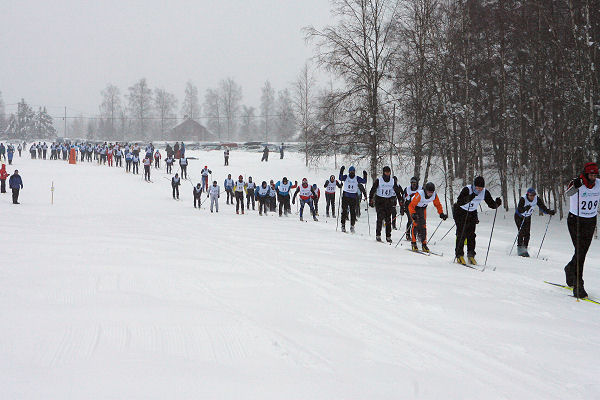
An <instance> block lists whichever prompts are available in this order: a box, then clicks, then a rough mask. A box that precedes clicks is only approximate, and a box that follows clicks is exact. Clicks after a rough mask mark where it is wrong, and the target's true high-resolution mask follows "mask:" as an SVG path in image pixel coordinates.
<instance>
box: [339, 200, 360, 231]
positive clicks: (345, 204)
mask: <svg viewBox="0 0 600 400" xmlns="http://www.w3.org/2000/svg"><path fill="white" fill-rule="evenodd" d="M356 199H357V198H356V197H348V196H343V197H342V226H346V220H347V219H348V209H350V225H351V226H354V224H355V223H356V204H357V200H356Z"/></svg>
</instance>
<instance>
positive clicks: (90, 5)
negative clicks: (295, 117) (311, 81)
mask: <svg viewBox="0 0 600 400" xmlns="http://www.w3.org/2000/svg"><path fill="white" fill-rule="evenodd" d="M0 3H2V8H3V11H2V12H1V13H0V91H2V94H3V97H4V101H5V103H7V104H11V103H16V102H17V101H18V100H19V99H20V98H21V97H23V98H25V99H26V101H27V102H29V103H30V104H33V105H38V104H46V105H48V106H49V110H48V111H49V112H50V113H51V114H53V115H56V114H62V106H63V105H66V106H67V107H68V110H69V111H68V112H69V114H72V113H76V112H81V113H83V114H84V115H88V114H97V113H98V105H99V103H100V91H101V90H102V89H103V88H104V87H105V86H106V84H107V83H108V82H111V83H113V84H115V85H116V86H118V87H119V88H120V89H121V91H122V92H123V93H124V92H126V90H127V87H129V86H131V85H132V84H133V83H134V82H135V81H136V80H138V79H140V78H142V77H145V78H146V79H147V80H148V83H149V84H150V86H151V87H152V88H154V87H163V88H165V89H167V90H169V91H171V92H173V93H174V94H175V95H176V96H177V98H178V100H179V105H181V101H182V100H183V91H184V87H185V83H186V81H187V80H188V79H191V80H192V81H193V82H194V83H195V84H196V85H197V86H198V88H199V90H200V95H201V101H203V97H204V92H205V90H206V88H208V87H215V86H216V85H217V83H218V81H219V80H220V79H222V78H225V77H228V76H231V77H233V78H234V79H235V80H236V81H237V82H238V83H239V84H241V85H242V88H243V94H244V99H243V103H244V104H252V105H256V106H257V105H258V102H259V99H260V88H261V87H262V85H263V83H264V81H265V80H266V79H269V80H270V81H271V83H272V84H273V86H274V87H275V89H277V90H279V89H281V88H283V87H284V86H288V85H289V84H290V83H291V82H292V81H293V80H294V79H295V77H296V76H297V74H298V73H299V71H300V68H301V66H302V64H303V62H304V60H305V59H306V58H307V57H309V56H311V55H312V51H311V49H310V48H309V47H308V46H307V45H305V43H304V38H303V34H302V32H301V28H302V27H303V26H306V25H309V24H313V25H315V26H323V25H325V24H327V23H329V19H330V14H329V2H328V1H327V0H301V1H287V0H252V1H243V0H218V1H208V0H195V1H187V0H170V1H159V0H144V1H117V0H96V1H75V0H58V1H26V0H0ZM52 106H58V107H61V108H55V107H52ZM13 110H14V107H11V106H8V107H7V111H8V112H12V111H13Z"/></svg>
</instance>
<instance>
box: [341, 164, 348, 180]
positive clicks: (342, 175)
mask: <svg viewBox="0 0 600 400" xmlns="http://www.w3.org/2000/svg"><path fill="white" fill-rule="evenodd" d="M345 169H346V167H345V166H343V165H342V168H340V181H342V182H343V181H345V180H346V176H347V175H344V170H345Z"/></svg>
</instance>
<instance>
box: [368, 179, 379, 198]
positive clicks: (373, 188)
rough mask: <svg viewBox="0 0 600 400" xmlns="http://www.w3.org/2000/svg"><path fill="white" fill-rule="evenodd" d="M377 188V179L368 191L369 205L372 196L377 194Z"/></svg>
mask: <svg viewBox="0 0 600 400" xmlns="http://www.w3.org/2000/svg"><path fill="white" fill-rule="evenodd" d="M378 187H379V179H377V180H375V182H373V186H371V190H370V191H369V203H370V202H372V201H373V196H375V193H376V192H377V188H378Z"/></svg>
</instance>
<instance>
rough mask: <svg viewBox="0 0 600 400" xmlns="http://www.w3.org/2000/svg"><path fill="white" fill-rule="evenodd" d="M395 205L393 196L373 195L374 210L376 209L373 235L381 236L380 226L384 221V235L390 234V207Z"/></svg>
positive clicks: (389, 235)
mask: <svg viewBox="0 0 600 400" xmlns="http://www.w3.org/2000/svg"><path fill="white" fill-rule="evenodd" d="M395 206H396V200H395V198H393V197H392V198H385V197H379V196H377V197H375V210H376V211H377V224H376V225H375V235H377V236H381V228H382V226H383V223H384V222H385V236H386V237H391V236H392V209H393V208H395Z"/></svg>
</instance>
